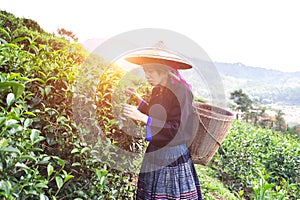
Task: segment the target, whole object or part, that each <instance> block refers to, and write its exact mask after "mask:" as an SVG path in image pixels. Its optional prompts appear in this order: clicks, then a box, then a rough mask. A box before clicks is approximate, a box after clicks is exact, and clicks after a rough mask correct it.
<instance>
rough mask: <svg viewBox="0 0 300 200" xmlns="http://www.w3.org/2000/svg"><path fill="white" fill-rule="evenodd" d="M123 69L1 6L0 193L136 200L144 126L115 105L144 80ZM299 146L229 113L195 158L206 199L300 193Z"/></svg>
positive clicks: (13, 197) (42, 199) (15, 199)
mask: <svg viewBox="0 0 300 200" xmlns="http://www.w3.org/2000/svg"><path fill="white" fill-rule="evenodd" d="M124 76H125V72H124V70H122V69H121V68H118V66H106V65H105V64H104V62H103V60H102V59H101V57H99V56H96V55H93V54H90V53H88V52H86V51H85V50H84V48H83V47H82V46H81V45H80V44H78V43H76V42H74V41H70V40H69V39H66V38H63V37H59V36H56V35H55V34H50V33H47V32H45V31H44V30H43V29H42V28H41V27H40V26H39V25H38V24H37V23H36V22H35V21H33V20H30V19H24V18H17V17H15V16H14V15H13V14H10V13H7V12H5V11H0V199H4V200H19V199H20V200H26V199H28V200H29V199H30V200H35V199H37V200H47V199H53V200H56V199H57V200H58V199H59V200H66V199H72V200H85V199H97V200H98V199H122V200H123V199H133V198H134V194H135V190H136V177H137V173H138V169H139V167H140V164H141V159H142V157H143V152H144V150H145V146H146V143H145V141H144V139H143V133H144V129H143V127H141V126H139V124H134V123H133V122H130V121H125V120H124V119H123V118H122V116H121V115H120V109H121V106H122V103H124V102H128V101H130V100H129V99H127V98H126V97H125V96H124V92H123V91H124V88H125V87H126V86H128V85H130V86H135V87H137V88H138V92H140V93H141V94H142V93H145V94H146V96H145V98H147V94H149V91H150V88H149V86H148V85H146V84H145V83H144V82H143V81H142V80H140V79H135V78H134V77H132V76H129V77H125V78H124ZM124 80H125V81H124ZM124 130H126V133H125V132H124ZM127 133H131V134H129V135H128V134H127ZM120 149H121V150H126V152H130V153H132V155H134V156H133V157H131V158H132V159H128V157H126V156H124V154H122V153H120V152H121V151H120ZM299 151H300V146H299V139H297V138H293V137H292V136H289V135H284V134H282V133H280V132H274V131H272V130H268V129H262V128H255V127H253V126H251V125H248V124H246V123H244V122H240V121H236V122H235V123H234V124H233V126H232V128H231V130H230V132H229V133H228V135H227V137H226V138H225V140H224V142H223V144H222V146H221V148H220V149H219V151H218V152H217V153H216V155H215V156H214V158H213V160H212V161H211V163H210V165H209V166H201V165H197V166H196V168H197V171H198V173H199V177H200V179H201V183H202V191H203V194H204V199H299V198H300V192H299V189H298V188H300V180H299V174H300V171H299V164H300V158H299V153H300V152H299Z"/></svg>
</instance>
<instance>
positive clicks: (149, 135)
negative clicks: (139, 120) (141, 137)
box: [146, 117, 152, 142]
mask: <svg viewBox="0 0 300 200" xmlns="http://www.w3.org/2000/svg"><path fill="white" fill-rule="evenodd" d="M151 122H152V118H151V117H148V120H147V124H146V140H147V141H148V142H150V141H151V140H152V132H151Z"/></svg>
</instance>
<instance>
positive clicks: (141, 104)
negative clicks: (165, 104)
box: [137, 100, 145, 111]
mask: <svg viewBox="0 0 300 200" xmlns="http://www.w3.org/2000/svg"><path fill="white" fill-rule="evenodd" d="M144 104H145V101H144V100H142V102H141V103H140V105H139V107H138V108H137V109H138V110H139V111H141V108H142V106H143V105H144Z"/></svg>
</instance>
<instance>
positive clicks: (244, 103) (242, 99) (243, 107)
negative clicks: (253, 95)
mask: <svg viewBox="0 0 300 200" xmlns="http://www.w3.org/2000/svg"><path fill="white" fill-rule="evenodd" d="M230 99H231V100H233V102H234V103H235V104H236V105H234V106H233V107H234V109H235V110H236V111H241V112H243V113H245V114H246V121H248V115H249V111H250V109H251V108H252V103H253V102H252V100H251V99H250V98H249V96H248V95H247V94H245V93H244V92H243V90H242V89H239V90H235V91H234V92H232V93H230Z"/></svg>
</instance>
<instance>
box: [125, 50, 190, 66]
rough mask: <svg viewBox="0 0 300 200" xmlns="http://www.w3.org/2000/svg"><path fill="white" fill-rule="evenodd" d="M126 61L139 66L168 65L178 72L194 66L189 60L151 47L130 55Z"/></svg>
mask: <svg viewBox="0 0 300 200" xmlns="http://www.w3.org/2000/svg"><path fill="white" fill-rule="evenodd" d="M125 60H127V61H128V62H131V63H134V64H137V65H146V64H154V63H158V64H162V65H167V66H169V67H171V68H173V69H176V70H177V69H190V68H192V64H191V63H189V62H188V61H187V60H185V59H183V58H181V57H179V56H177V55H175V54H174V53H171V52H170V51H168V50H167V49H165V48H161V47H149V48H145V49H142V50H140V51H137V52H135V53H132V54H129V55H128V56H126V57H125Z"/></svg>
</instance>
